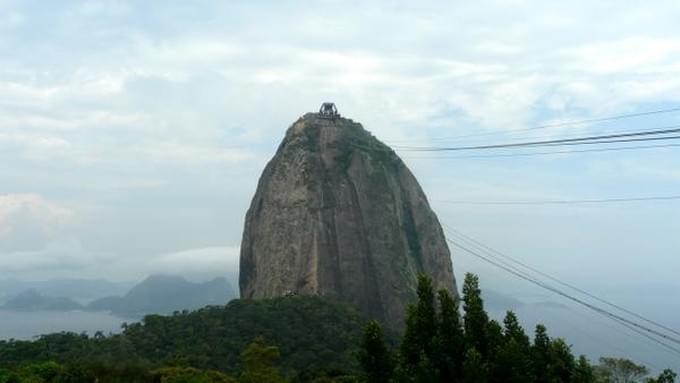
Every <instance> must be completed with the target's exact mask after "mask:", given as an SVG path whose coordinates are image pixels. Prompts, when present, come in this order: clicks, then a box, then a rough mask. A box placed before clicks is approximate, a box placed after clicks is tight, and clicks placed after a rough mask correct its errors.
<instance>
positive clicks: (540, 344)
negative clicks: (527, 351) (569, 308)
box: [531, 324, 552, 383]
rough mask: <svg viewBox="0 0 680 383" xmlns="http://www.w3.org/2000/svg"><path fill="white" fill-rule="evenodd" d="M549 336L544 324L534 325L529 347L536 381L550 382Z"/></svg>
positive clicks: (541, 382)
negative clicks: (531, 341) (532, 341)
mask: <svg viewBox="0 0 680 383" xmlns="http://www.w3.org/2000/svg"><path fill="white" fill-rule="evenodd" d="M550 350H551V347H550V337H549V336H548V331H547V329H546V328H545V326H544V325H542V324H538V325H536V330H535V332H534V344H533V346H532V347H531V356H532V359H533V368H534V377H535V378H536V382H537V383H551V382H552V377H551V376H550V353H551V352H550Z"/></svg>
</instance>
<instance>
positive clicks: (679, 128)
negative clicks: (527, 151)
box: [396, 125, 680, 152]
mask: <svg viewBox="0 0 680 383" xmlns="http://www.w3.org/2000/svg"><path fill="white" fill-rule="evenodd" d="M671 133H680V125H674V126H669V127H665V128H662V129H654V130H643V131H637V132H632V133H619V134H606V135H597V136H585V137H577V138H563V139H555V140H542V141H525V142H512V143H504V144H493V145H474V146H449V147H446V146H439V147H437V146H421V147H418V146H403V147H396V148H397V149H400V150H403V151H413V152H439V151H463V150H488V149H512V148H521V147H534V146H561V145H581V144H584V143H588V142H595V143H619V142H637V141H647V140H652V139H654V140H658V139H676V138H680V136H670V137H645V138H640V139H635V141H624V140H614V139H618V138H625V137H639V136H658V135H668V134H671ZM606 140H611V141H606Z"/></svg>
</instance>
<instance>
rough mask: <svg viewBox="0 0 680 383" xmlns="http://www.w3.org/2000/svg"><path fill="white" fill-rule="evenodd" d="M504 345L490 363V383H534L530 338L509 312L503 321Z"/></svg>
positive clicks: (515, 317) (497, 349)
mask: <svg viewBox="0 0 680 383" xmlns="http://www.w3.org/2000/svg"><path fill="white" fill-rule="evenodd" d="M503 324H504V329H503V341H502V342H503V343H502V345H501V346H500V347H496V350H495V351H494V353H493V358H492V359H491V362H490V370H491V371H490V372H491V375H490V377H489V381H490V382H499V383H500V382H508V383H520V382H523V383H529V382H533V381H534V378H533V371H532V360H531V350H530V343H529V337H528V336H527V335H526V333H525V332H524V329H523V328H522V326H520V324H519V320H518V319H517V316H516V315H515V314H514V313H513V312H512V311H508V312H507V314H506V315H505V319H504V320H503Z"/></svg>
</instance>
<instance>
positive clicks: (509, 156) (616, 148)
mask: <svg viewBox="0 0 680 383" xmlns="http://www.w3.org/2000/svg"><path fill="white" fill-rule="evenodd" d="M672 147H680V144H660V145H639V146H621V147H614V148H596V149H579V150H554V151H547V152H528V153H500V154H473V155H463V156H404V158H413V159H452V160H457V159H468V158H511V157H533V156H548V155H559V154H575V153H597V152H619V151H624V150H644V149H656V148H672Z"/></svg>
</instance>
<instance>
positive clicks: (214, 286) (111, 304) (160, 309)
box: [87, 275, 236, 316]
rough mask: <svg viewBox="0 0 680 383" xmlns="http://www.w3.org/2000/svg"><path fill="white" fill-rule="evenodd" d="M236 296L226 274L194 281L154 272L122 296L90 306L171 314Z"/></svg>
mask: <svg viewBox="0 0 680 383" xmlns="http://www.w3.org/2000/svg"><path fill="white" fill-rule="evenodd" d="M235 297H236V294H235V293H234V290H233V289H232V288H231V286H229V283H227V280H226V279H225V278H215V279H213V280H211V281H208V282H204V283H192V282H189V281H187V280H186V279H184V278H182V277H178V276H168V275H152V276H150V277H148V278H147V279H145V280H144V281H142V282H141V283H140V284H138V285H136V286H135V287H133V288H132V289H131V290H130V291H129V292H128V293H127V294H125V295H123V296H122V297H119V296H109V297H104V298H101V299H97V300H95V301H93V302H91V303H90V304H89V305H88V306H87V309H88V310H95V311H111V312H112V313H114V314H118V315H125V316H140V315H144V314H149V313H155V314H169V313H172V312H174V311H180V310H194V309H197V308H200V307H203V306H207V305H224V304H226V303H227V302H228V301H229V300H231V299H233V298H235Z"/></svg>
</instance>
